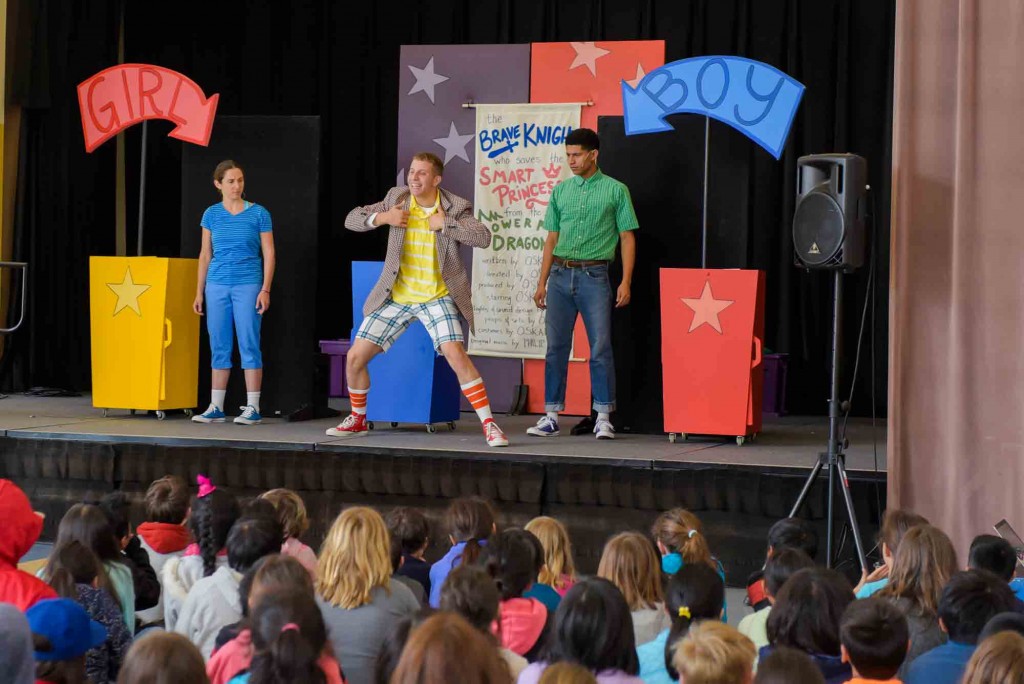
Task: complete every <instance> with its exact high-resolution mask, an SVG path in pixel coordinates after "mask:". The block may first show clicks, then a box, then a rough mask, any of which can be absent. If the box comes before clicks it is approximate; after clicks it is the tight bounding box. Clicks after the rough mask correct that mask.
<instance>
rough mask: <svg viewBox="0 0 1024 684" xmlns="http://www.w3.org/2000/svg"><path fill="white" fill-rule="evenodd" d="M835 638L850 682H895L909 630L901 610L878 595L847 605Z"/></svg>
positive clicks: (904, 656)
mask: <svg viewBox="0 0 1024 684" xmlns="http://www.w3.org/2000/svg"><path fill="white" fill-rule="evenodd" d="M904 542H906V540H904ZM890 586H891V585H890ZM839 641H840V644H841V646H840V650H841V652H842V658H843V662H844V663H846V664H848V665H849V666H850V670H851V671H852V673H853V678H852V679H850V680H849V681H850V682H852V683H853V684H867V683H868V682H888V683H889V684H892V683H894V682H895V683H896V684H898V683H899V681H900V680H898V679H896V673H897V672H898V671H899V669H900V667H901V666H902V665H903V661H904V659H905V658H906V657H907V647H908V646H909V645H910V630H909V628H908V626H907V618H906V617H905V616H904V614H903V611H902V610H900V609H899V608H897V607H896V606H895V605H893V604H892V603H891V602H889V601H886V600H885V599H884V598H881V597H879V598H866V599H862V600H860V601H854V602H853V603H851V604H850V605H848V606H847V607H846V610H844V611H843V617H842V620H841V621H840V623H839Z"/></svg>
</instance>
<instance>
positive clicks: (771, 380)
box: [761, 354, 789, 416]
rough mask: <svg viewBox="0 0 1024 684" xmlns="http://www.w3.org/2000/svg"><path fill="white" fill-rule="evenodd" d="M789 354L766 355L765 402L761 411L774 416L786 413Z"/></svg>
mask: <svg viewBox="0 0 1024 684" xmlns="http://www.w3.org/2000/svg"><path fill="white" fill-rule="evenodd" d="M788 366H789V354H765V355H764V403H763V404H762V405H761V412H762V413H767V414H769V415H773V416H784V415H786V369H787V367H788Z"/></svg>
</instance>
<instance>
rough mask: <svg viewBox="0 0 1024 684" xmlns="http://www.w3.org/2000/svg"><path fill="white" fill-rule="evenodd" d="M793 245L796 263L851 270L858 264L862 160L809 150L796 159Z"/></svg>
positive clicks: (864, 172) (860, 261) (861, 244)
mask: <svg viewBox="0 0 1024 684" xmlns="http://www.w3.org/2000/svg"><path fill="white" fill-rule="evenodd" d="M796 165H797V168H796V211H795V212H794V213H793V250H794V254H795V256H796V264H797V266H803V267H805V268H808V269H831V270H842V271H852V270H854V269H856V268H860V267H861V266H862V265H863V264H864V215H865V196H866V194H867V161H865V159H864V158H863V157H858V156H857V155H855V154H811V155H807V156H805V157H800V158H799V159H798V160H797V162H796Z"/></svg>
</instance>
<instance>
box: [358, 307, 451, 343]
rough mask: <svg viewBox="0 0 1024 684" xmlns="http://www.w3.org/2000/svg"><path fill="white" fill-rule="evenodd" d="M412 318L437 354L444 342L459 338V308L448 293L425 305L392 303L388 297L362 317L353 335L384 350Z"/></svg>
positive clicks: (393, 341)
mask: <svg viewBox="0 0 1024 684" xmlns="http://www.w3.org/2000/svg"><path fill="white" fill-rule="evenodd" d="M414 318H418V319H420V322H421V323H422V324H423V327H425V328H426V329H427V332H428V333H430V339H431V340H433V342H434V349H435V350H436V351H437V353H438V354H440V353H441V345H442V344H444V343H445V342H462V341H463V337H462V324H461V323H459V309H458V308H457V307H456V306H455V300H453V299H452V298H451V297H449V296H444V297H440V298H439V299H432V300H431V301H429V302H426V303H425V304H396V303H395V302H394V301H393V300H391V299H388V300H387V301H385V302H384V303H383V304H381V306H380V308H379V309H377V310H376V311H371V312H370V313H369V315H367V316H366V317H365V318H364V319H363V322H362V324H361V325H360V326H359V331H358V332H357V333H356V337H357V338H361V339H364V340H367V341H369V342H373V343H374V344H375V345H377V346H378V347H380V348H381V349H383V350H384V351H387V350H388V348H390V347H391V345H393V344H394V343H395V340H397V339H398V337H399V336H400V335H401V334H402V333H404V332H405V331H406V329H407V328H408V327H409V325H410V324H411V323H412V321H413V319H414Z"/></svg>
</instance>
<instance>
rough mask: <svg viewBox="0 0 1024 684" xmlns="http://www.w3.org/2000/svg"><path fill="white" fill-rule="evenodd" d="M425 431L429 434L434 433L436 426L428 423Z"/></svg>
mask: <svg viewBox="0 0 1024 684" xmlns="http://www.w3.org/2000/svg"><path fill="white" fill-rule="evenodd" d="M427 432H429V433H430V434H434V433H435V432H437V428H436V427H434V426H433V425H428V426H427Z"/></svg>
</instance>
